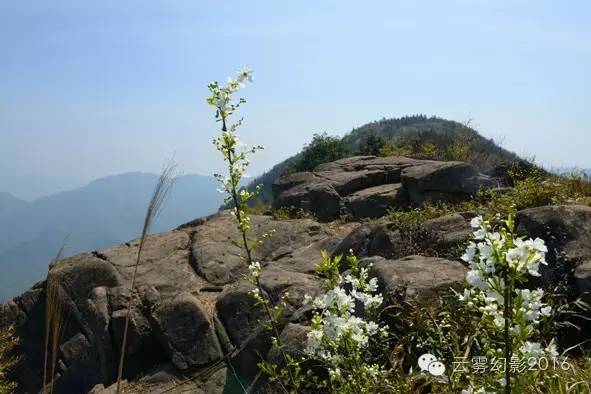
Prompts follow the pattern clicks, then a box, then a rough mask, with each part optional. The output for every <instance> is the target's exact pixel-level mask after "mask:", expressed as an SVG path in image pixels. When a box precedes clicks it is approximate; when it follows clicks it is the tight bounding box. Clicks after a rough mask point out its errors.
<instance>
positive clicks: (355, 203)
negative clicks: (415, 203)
mask: <svg viewBox="0 0 591 394" xmlns="http://www.w3.org/2000/svg"><path fill="white" fill-rule="evenodd" d="M344 204H345V208H346V209H347V212H348V213H350V214H351V215H352V216H353V217H355V218H379V217H382V216H384V215H386V214H387V213H388V211H389V210H390V209H393V208H402V207H406V206H408V204H409V201H408V196H407V193H406V190H405V189H404V188H403V187H402V185H401V184H400V183H395V184H384V185H379V186H373V187H369V188H367V189H363V190H360V191H358V192H355V193H353V194H350V195H348V196H347V197H345V198H344Z"/></svg>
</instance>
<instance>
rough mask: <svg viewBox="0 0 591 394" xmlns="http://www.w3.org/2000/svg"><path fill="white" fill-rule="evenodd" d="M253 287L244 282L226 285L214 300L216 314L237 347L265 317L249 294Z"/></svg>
mask: <svg viewBox="0 0 591 394" xmlns="http://www.w3.org/2000/svg"><path fill="white" fill-rule="evenodd" d="M253 288H254V287H253V286H252V285H251V284H249V283H246V282H243V283H240V284H238V285H237V286H232V287H228V288H227V289H225V290H224V292H223V293H221V294H220V296H219V297H218V298H217V301H216V311H217V315H218V316H219V319H220V321H221V322H222V324H223V325H224V327H225V329H226V332H227V333H228V336H229V337H230V340H231V341H232V343H233V344H234V345H236V346H237V347H240V346H242V345H243V344H244V343H245V341H246V340H247V339H248V337H249V336H250V334H252V333H253V332H254V331H255V330H256V329H257V328H258V327H259V320H261V319H265V320H266V319H267V317H266V315H265V312H264V310H262V308H261V307H260V306H257V305H255V300H254V297H253V296H252V295H250V294H249V291H251V290H252V289H253Z"/></svg>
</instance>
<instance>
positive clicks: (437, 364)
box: [419, 353, 445, 376]
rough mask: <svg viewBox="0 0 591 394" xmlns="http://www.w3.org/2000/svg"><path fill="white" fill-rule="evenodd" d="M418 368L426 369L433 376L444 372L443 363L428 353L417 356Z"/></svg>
mask: <svg viewBox="0 0 591 394" xmlns="http://www.w3.org/2000/svg"><path fill="white" fill-rule="evenodd" d="M419 368H421V371H428V372H429V373H430V374H431V375H433V376H442V375H443V374H444V373H445V365H444V364H443V363H442V362H441V361H439V360H437V358H436V357H435V356H434V355H432V354H430V353H425V354H423V355H422V356H421V357H419Z"/></svg>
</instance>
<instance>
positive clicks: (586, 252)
mask: <svg viewBox="0 0 591 394" xmlns="http://www.w3.org/2000/svg"><path fill="white" fill-rule="evenodd" d="M515 219H516V221H517V223H518V227H517V231H518V232H519V233H521V234H527V235H528V236H529V237H534V238H535V237H540V238H542V239H543V240H544V241H546V244H548V245H549V246H550V248H552V249H555V250H550V254H549V257H550V259H551V260H552V259H555V258H556V257H557V256H556V255H555V252H556V250H558V251H559V252H562V253H563V254H564V257H565V258H567V259H568V260H569V261H570V262H572V263H573V264H574V265H577V264H578V263H580V262H583V261H586V260H589V259H591V207H587V206H581V205H552V206H543V207H536V208H529V209H525V210H523V211H520V212H518V213H517V216H516V218H515Z"/></svg>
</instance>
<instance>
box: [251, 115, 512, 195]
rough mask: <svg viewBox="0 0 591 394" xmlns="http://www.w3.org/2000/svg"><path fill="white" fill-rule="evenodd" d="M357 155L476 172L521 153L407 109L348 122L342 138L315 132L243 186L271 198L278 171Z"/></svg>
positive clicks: (456, 124)
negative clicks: (464, 165) (464, 166)
mask: <svg viewBox="0 0 591 394" xmlns="http://www.w3.org/2000/svg"><path fill="white" fill-rule="evenodd" d="M357 155H375V156H382V157H388V156H406V157H410V158H415V159H433V160H442V161H451V160H459V161H465V162H468V163H470V164H472V165H473V166H474V167H475V168H476V169H478V170H479V171H480V172H482V173H490V172H491V171H492V170H493V169H494V168H495V167H496V166H498V165H500V164H504V163H508V162H517V161H521V159H520V158H519V157H518V156H517V155H516V154H515V153H513V152H510V151H508V150H507V149H504V148H502V147H501V146H499V145H498V144H497V143H496V142H495V141H494V140H492V139H487V138H485V137H483V136H482V135H480V134H479V133H478V132H477V131H476V130H474V129H473V128H472V127H470V126H469V125H466V124H462V123H459V122H456V121H452V120H447V119H442V118H439V117H435V116H431V117H428V116H425V115H413V116H404V117H401V118H393V119H386V118H384V119H381V120H378V121H374V122H370V123H367V124H365V125H363V126H361V127H357V128H354V129H353V130H352V131H351V132H349V133H347V134H345V135H344V136H343V137H342V138H339V137H333V136H328V135H326V134H316V135H315V136H314V139H313V140H312V141H311V142H310V143H309V144H307V145H305V146H304V147H303V149H302V151H301V152H299V153H298V154H296V155H294V156H292V157H289V158H287V159H286V160H283V161H282V162H280V163H278V164H276V165H275V166H273V167H272V168H271V169H270V170H269V171H267V172H265V173H264V174H263V175H261V176H260V177H257V178H256V179H254V180H253V181H252V182H251V183H250V184H249V186H248V188H249V190H253V189H254V187H255V185H257V184H260V185H262V188H261V194H260V196H259V198H258V199H257V200H255V203H263V204H269V203H271V201H272V200H273V195H272V190H271V184H272V183H273V181H275V180H276V179H278V178H279V177H280V176H281V175H283V174H285V173H289V172H296V171H310V170H312V169H313V168H314V167H316V166H317V165H319V164H323V163H327V162H331V161H334V160H338V159H341V158H345V157H352V156H357Z"/></svg>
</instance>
